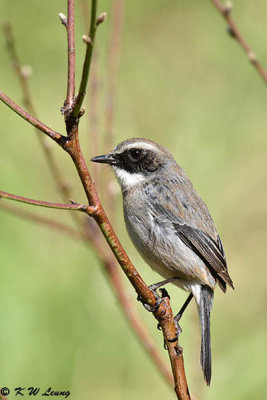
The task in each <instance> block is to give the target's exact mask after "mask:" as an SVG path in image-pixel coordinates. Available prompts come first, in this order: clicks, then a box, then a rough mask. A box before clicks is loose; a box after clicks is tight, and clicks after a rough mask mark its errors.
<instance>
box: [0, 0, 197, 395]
mask: <svg viewBox="0 0 267 400" xmlns="http://www.w3.org/2000/svg"><path fill="white" fill-rule="evenodd" d="M92 15H94V17H92V18H91V28H92V26H93V31H94V32H93V36H90V40H91V41H92V42H93V40H94V34H95V29H96V19H95V17H96V0H92ZM92 21H93V23H92ZM91 28H90V30H91ZM92 39H93V40H92ZM88 54H89V55H88ZM91 56H92V46H90V51H89V53H88V52H86V58H85V63H84V66H85V65H86V68H85V67H84V69H86V71H85V74H83V77H82V81H81V86H83V85H84V84H85V87H86V83H87V79H88V74H89V67H90V61H91ZM81 86H80V90H79V93H80V94H81V96H82V97H81V100H80V101H79V102H78V101H77V102H76V105H75V106H74V110H73V113H72V121H71V123H66V129H67V136H68V139H66V137H62V135H60V134H59V133H57V132H55V131H52V130H51V129H50V128H48V127H46V126H45V125H43V124H42V123H41V122H40V121H38V120H36V119H35V118H33V117H32V116H30V115H29V114H28V113H26V112H25V111H24V110H22V109H21V108H20V107H19V106H17V105H16V104H15V103H14V102H13V101H12V100H10V99H8V98H7V96H5V95H4V94H3V93H2V92H0V98H1V100H3V101H4V102H5V103H6V104H7V105H8V106H9V107H10V108H11V109H13V110H14V111H15V112H17V113H18V114H19V115H20V116H22V117H23V118H25V119H26V120H27V121H28V122H30V123H31V124H33V125H34V126H36V127H37V128H38V129H40V130H41V131H42V132H44V133H45V134H47V135H48V136H49V137H51V138H52V139H53V140H55V141H56V142H57V143H58V144H59V145H60V146H61V147H62V148H63V149H64V150H65V151H67V152H68V154H69V155H70V156H71V158H72V160H73V162H74V164H75V167H76V169H77V172H78V174H79V176H80V179H81V182H82V184H83V187H84V191H85V194H86V196H87V199H88V203H89V208H90V209H91V210H92V212H94V215H93V216H94V219H95V221H96V222H97V224H98V226H99V228H100V230H101V231H102V233H103V235H104V237H105V239H106V241H107V243H108V244H109V246H110V248H111V250H112V252H113V254H114V255H115V257H116V259H117V260H118V262H119V264H120V266H121V268H122V269H123V271H124V273H125V274H126V276H127V277H128V279H129V281H130V282H131V283H132V285H133V287H134V288H135V290H136V292H137V293H138V295H139V296H140V297H141V298H142V299H143V301H144V302H145V303H146V304H149V305H151V306H155V304H156V299H155V296H154V294H153V292H152V291H151V290H150V289H149V288H148V287H147V285H146V284H145V283H144V281H143V279H142V278H141V276H140V275H139V273H138V272H137V270H136V269H135V267H134V265H133V264H132V262H131V260H130V259H129V257H128V255H127V254H126V252H125V250H124V249H123V247H122V245H121V243H120V242H119V239H118V238H117V236H116V234H115V232H114V230H113V228H112V226H111V224H110V222H109V220H108V218H107V216H106V214H105V211H104V209H103V207H102V205H101V203H100V200H99V198H98V194H97V192H96V189H95V186H94V183H93V181H92V179H91V176H90V174H89V171H88V168H87V165H86V163H85V160H84V157H83V154H82V152H81V148H80V143H79V138H78V122H79V121H78V120H76V119H77V118H78V117H79V113H80V107H81V104H82V101H83V97H84V94H85V90H81ZM78 97H79V95H78ZM77 100H78V99H77ZM27 200H29V199H27ZM32 204H33V203H32ZM38 205H40V204H38ZM92 207H93V208H92ZM89 208H88V209H89ZM96 210H97V212H96ZM83 211H84V210H83ZM154 315H155V317H156V318H157V319H158V320H159V322H160V324H161V327H162V330H163V333H164V338H165V340H166V343H167V347H168V351H169V357H170V361H171V365H172V370H173V376H174V382H175V391H176V394H177V398H178V399H180V400H188V399H190V396H189V393H188V387H187V383H186V379H185V372H184V368H183V362H181V361H183V360H182V355H181V352H180V348H179V345H178V340H177V339H175V324H174V319H173V315H172V311H171V308H170V307H169V303H168V300H166V299H163V300H162V302H161V304H160V305H159V307H158V309H157V311H156V312H155V313H154ZM179 368H181V370H179Z"/></svg>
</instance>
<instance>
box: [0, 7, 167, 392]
mask: <svg viewBox="0 0 267 400" xmlns="http://www.w3.org/2000/svg"><path fill="white" fill-rule="evenodd" d="M87 4H88V3H87V1H85V0H84V1H82V2H81V6H83V10H82V11H83V12H82V15H83V17H84V19H86V21H88V20H89V19H87V16H88V15H89V12H88V9H87ZM59 18H60V20H61V22H62V24H63V25H64V26H65V27H67V20H68V18H67V17H66V16H65V15H64V14H62V13H60V14H59ZM101 18H102V20H103V15H102V17H101ZM101 18H100V20H101ZM4 33H5V37H6V43H7V50H8V53H9V56H10V59H11V63H12V65H13V67H14V70H15V72H16V75H17V77H18V79H19V82H20V85H21V89H22V94H23V102H24V104H25V106H26V108H27V109H28V110H29V111H30V114H31V115H32V116H34V117H35V118H37V115H36V111H35V109H34V106H33V101H32V97H31V92H30V89H29V84H28V79H29V76H28V75H26V74H25V73H24V68H23V66H22V65H21V64H20V61H19V57H18V54H17V51H16V46H15V39H14V34H13V31H12V27H11V25H10V24H8V23H7V24H5V26H4ZM73 33H74V31H73ZM92 67H93V65H92ZM95 69H96V67H95ZM93 72H94V71H93V70H92V85H91V86H94V90H91V91H90V98H91V101H92V100H93V102H94V103H95V102H96V99H95V98H94V97H93V96H96V86H97V82H96V80H97V79H96V78H95V77H94V76H93V75H94V74H93ZM95 72H96V71H95ZM93 81H94V82H93ZM92 88H93V87H92ZM92 88H91V89H92ZM90 109H92V104H91V108H90ZM94 112H95V111H94ZM91 129H92V126H91ZM93 134H94V135H97V132H96V131H95V130H93V132H91V142H90V143H91V146H92V144H95V142H97V140H96V139H97V138H96V137H95V136H93ZM37 137H38V139H39V141H40V144H41V145H42V147H43V150H44V153H45V155H46V158H47V161H48V166H49V168H50V171H51V173H52V176H53V178H54V180H55V183H56V186H57V188H58V190H59V192H60V194H61V195H62V198H63V200H65V201H67V200H68V199H69V198H70V197H71V195H70V190H69V187H68V185H67V184H66V183H65V182H64V177H63V175H62V173H61V171H60V169H59V167H58V165H57V162H56V159H55V157H54V155H53V153H52V148H51V145H50V144H49V143H48V142H47V141H46V140H48V138H47V137H44V136H43V135H42V132H39V130H38V129H37ZM94 154H97V151H96V150H94V152H93V153H92V156H93V155H94ZM95 165H96V164H95ZM96 166H97V165H96ZM0 207H1V208H2V209H4V210H6V211H9V212H10V213H13V214H14V215H17V216H19V217H22V218H24V219H28V220H31V221H33V222H35V223H39V224H43V225H46V226H48V227H50V228H53V229H56V230H59V231H63V232H65V233H67V234H69V235H71V236H72V237H74V238H83V239H84V240H86V241H87V243H89V244H92V245H93V247H94V249H95V251H98V253H99V254H101V256H102V262H103V266H104V269H105V270H106V271H107V273H108V276H109V278H110V280H111V283H112V285H113V289H114V291H115V295H117V297H118V300H119V302H120V304H121V306H122V309H123V310H124V312H125V314H126V317H127V318H128V320H129V323H130V324H131V326H132V328H133V329H134V331H135V332H136V334H137V337H138V338H139V339H140V342H141V344H143V346H144V349H145V350H146V351H147V352H148V354H149V355H150V356H151V358H152V360H153V361H154V362H155V364H156V366H157V367H158V369H159V370H160V372H161V373H162V374H163V377H164V378H165V379H166V380H167V382H168V383H170V384H172V383H173V379H172V376H171V375H170V372H169V369H168V367H167V365H166V363H165V362H164V360H163V359H162V358H161V356H160V354H159V353H158V350H157V348H156V347H155V344H154V342H153V341H152V339H151V337H150V335H149V333H148V332H147V330H146V329H145V328H144V326H143V324H142V322H141V320H140V318H139V317H138V314H137V313H136V311H135V307H134V305H133V303H132V302H131V301H130V300H129V299H128V297H127V295H126V293H125V289H124V288H123V285H122V282H121V280H120V276H119V271H118V270H117V268H116V265H115V263H114V259H113V258H111V259H110V257H109V258H107V256H106V255H105V256H104V254H103V251H102V249H101V246H102V244H99V245H98V244H97V242H98V240H97V239H99V237H98V236H99V235H97V231H95V230H94V232H93V234H92V232H90V229H89V228H90V227H92V225H89V224H88V223H86V224H85V223H84V222H83V221H82V220H81V219H79V218H77V217H78V215H77V213H72V212H71V214H70V215H71V216H72V217H73V219H74V222H75V223H76V225H77V227H78V229H79V233H78V232H77V231H76V230H75V229H73V228H71V227H69V226H68V225H64V224H62V223H60V222H57V221H55V220H50V219H49V218H45V217H41V216H39V215H38V214H36V213H32V212H29V211H27V210H25V209H23V210H21V209H19V208H17V207H12V206H9V205H7V204H4V203H2V204H0ZM70 211H71V210H70ZM88 222H89V220H88ZM97 237H98V238H97Z"/></svg>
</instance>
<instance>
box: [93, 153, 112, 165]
mask: <svg viewBox="0 0 267 400" xmlns="http://www.w3.org/2000/svg"><path fill="white" fill-rule="evenodd" d="M91 161H93V162H98V163H102V164H110V165H115V164H116V160H115V158H114V157H113V156H112V155H111V154H104V155H102V156H96V157H93V158H91Z"/></svg>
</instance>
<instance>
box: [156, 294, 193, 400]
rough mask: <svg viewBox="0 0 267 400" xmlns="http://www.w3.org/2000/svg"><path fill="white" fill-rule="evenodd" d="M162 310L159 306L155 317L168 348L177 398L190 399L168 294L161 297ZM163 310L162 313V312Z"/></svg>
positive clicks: (181, 351) (181, 352) (181, 350)
mask: <svg viewBox="0 0 267 400" xmlns="http://www.w3.org/2000/svg"><path fill="white" fill-rule="evenodd" d="M161 305H162V306H163V308H162V310H161V309H160V308H159V309H158V310H157V311H156V312H155V314H154V315H155V317H156V318H157V319H158V321H159V324H160V327H161V329H162V332H163V336H164V341H165V343H166V346H167V348H168V353H169V358H170V362H171V366H172V373H173V377H174V382H175V387H174V390H175V392H176V395H177V398H178V399H179V400H180V399H181V400H188V399H190V394H189V390H188V387H187V382H186V375H185V370H184V359H183V349H182V347H180V345H179V343H178V340H174V338H175V337H176V328H175V324H174V320H173V314H172V309H171V306H170V299H169V297H168V296H166V297H163V299H162V304H161ZM163 311H164V313H163Z"/></svg>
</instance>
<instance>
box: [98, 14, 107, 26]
mask: <svg viewBox="0 0 267 400" xmlns="http://www.w3.org/2000/svg"><path fill="white" fill-rule="evenodd" d="M106 18H107V13H106V12H102V13H101V14H100V15H99V17H97V19H96V26H98V25H100V24H102V23H103V22H104V21H105V19H106Z"/></svg>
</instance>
